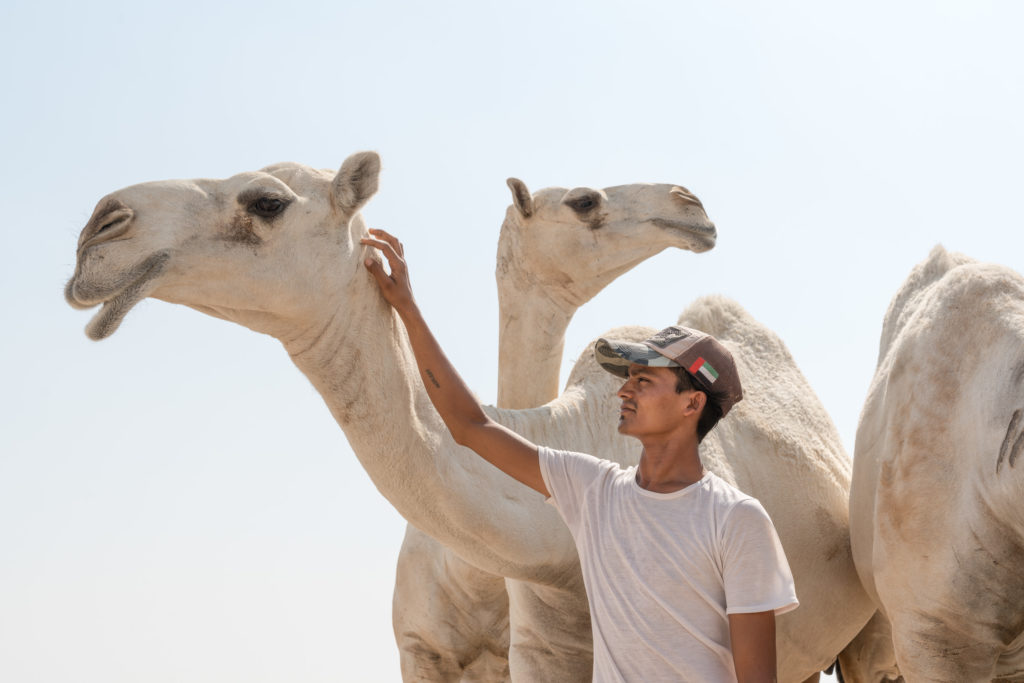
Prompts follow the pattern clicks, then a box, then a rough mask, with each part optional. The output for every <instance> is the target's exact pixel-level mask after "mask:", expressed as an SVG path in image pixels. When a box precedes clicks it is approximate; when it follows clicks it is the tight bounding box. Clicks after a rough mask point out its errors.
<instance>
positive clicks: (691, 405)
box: [686, 391, 708, 415]
mask: <svg viewBox="0 0 1024 683" xmlns="http://www.w3.org/2000/svg"><path fill="white" fill-rule="evenodd" d="M707 403H708V395H707V394H705V393H704V392H703V391H695V392H693V393H692V394H690V400H689V402H688V403H687V404H686V408H687V412H689V411H690V410H693V412H694V414H695V415H700V414H701V413H702V412H703V411H704V406H706V405H707Z"/></svg>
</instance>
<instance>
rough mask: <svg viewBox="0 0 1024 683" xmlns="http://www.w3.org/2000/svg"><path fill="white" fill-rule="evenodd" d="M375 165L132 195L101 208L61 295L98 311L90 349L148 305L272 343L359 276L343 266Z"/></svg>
mask: <svg viewBox="0 0 1024 683" xmlns="http://www.w3.org/2000/svg"><path fill="white" fill-rule="evenodd" d="M379 173H380V157H378V156H377V154H376V153H375V152H359V153H356V154H353V155H352V156H350V157H349V158H348V159H346V160H345V162H344V163H343V164H342V166H341V169H340V170H339V171H338V172H337V173H333V172H331V171H323V170H317V169H313V168H309V167H308V166H302V165H300V164H292V163H282V164H275V165H273V166H268V167H267V168H264V169H262V170H260V171H255V172H249V173H240V174H238V175H235V176H232V177H230V178H226V179H223V180H210V179H198V180H164V181H157V182H150V183H143V184H141V185H132V186H131V187H126V188H124V189H122V190H118V191H117V192H114V193H112V194H109V195H107V196H106V197H104V198H103V199H101V200H100V201H99V203H98V204H97V205H96V209H95V210H94V211H93V214H92V217H91V218H90V219H89V222H88V223H87V224H86V226H85V228H84V229H83V230H82V233H81V235H80V236H79V239H78V252H77V259H76V265H75V273H74V275H73V276H72V277H71V280H70V281H69V282H68V284H67V287H66V288H65V290H64V296H65V298H66V299H67V301H68V303H69V304H71V306H73V307H75V308H91V307H93V306H97V305H98V306H100V310H99V312H97V313H96V315H95V316H93V318H92V320H91V321H90V322H89V324H88V325H87V326H86V334H87V335H88V336H89V337H90V338H92V339H97V340H98V339H103V338H105V337H108V336H110V335H111V334H113V333H114V331H115V330H117V327H118V325H120V323H121V321H122V320H123V319H124V316H125V315H126V314H127V313H128V311H130V310H131V308H132V307H133V306H134V305H135V304H137V303H138V302H139V301H141V300H142V299H144V298H146V297H147V296H149V297H153V298H156V299H161V300H164V301H169V302H171V303H179V304H185V305H187V306H191V307H192V308H195V309H197V310H200V311H202V312H204V313H208V314H210V315H214V316H216V317H219V318H224V319H227V320H232V321H234V322H238V323H240V324H242V325H245V326H247V327H250V328H252V329H254V330H257V331H260V332H267V333H270V334H273V333H274V331H275V329H276V326H277V325H279V324H281V323H287V322H288V321H289V320H290V319H294V318H296V317H301V315H302V313H303V309H304V308H305V307H309V306H311V305H314V304H315V302H317V301H321V300H323V298H324V297H326V296H329V295H330V294H331V293H332V292H331V290H332V289H333V288H335V287H337V283H338V282H345V281H347V279H348V278H350V277H351V276H352V275H353V274H354V273H355V272H356V269H357V266H358V259H353V258H344V256H345V255H346V254H351V253H352V252H353V250H354V249H356V248H358V243H359V242H358V240H359V237H360V235H361V234H362V233H363V232H365V226H364V224H363V221H362V217H361V216H360V215H359V210H360V209H361V208H362V207H363V206H364V205H365V204H366V202H367V201H368V200H369V199H370V197H372V196H373V194H374V193H375V192H376V191H377V180H378V175H379Z"/></svg>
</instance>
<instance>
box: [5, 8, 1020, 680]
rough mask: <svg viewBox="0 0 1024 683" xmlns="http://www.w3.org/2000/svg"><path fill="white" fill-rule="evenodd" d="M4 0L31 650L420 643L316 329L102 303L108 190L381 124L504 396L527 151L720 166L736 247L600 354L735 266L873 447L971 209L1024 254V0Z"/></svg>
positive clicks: (287, 154) (587, 181)
mask: <svg viewBox="0 0 1024 683" xmlns="http://www.w3.org/2000/svg"><path fill="white" fill-rule="evenodd" d="M2 16H3V21H2V22H0V63H2V64H3V67H2V68H3V72H4V73H3V82H4V104H3V106H2V108H0V123H2V125H0V131H2V133H0V135H2V138H0V140H2V143H0V144H2V155H3V159H4V164H3V170H2V171H0V174H2V176H0V178H2V182H0V187H2V191H3V195H4V198H5V201H4V206H5V209H6V210H7V219H6V220H5V223H4V224H5V227H4V230H3V235H4V245H5V248H4V249H3V251H2V252H0V296H3V312H4V314H5V322H4V324H3V334H2V335H0V350H2V353H0V363H2V369H0V372H2V375H0V386H2V387H3V389H2V392H0V409H2V411H0V414H2V429H0V680H4V681H12V682H14V681H17V682H19V683H33V682H36V681H39V682H47V683H57V682H62V683H63V682H65V681H76V682H83V683H84V682H91V681H103V682H104V683H119V682H125V683H128V682H133V683H134V682H137V681H146V682H147V683H164V682H171V681H189V682H192V681H197V682H199V681H202V682H207V681H209V682H211V683H212V682H222V681H246V682H252V683H256V682H263V681H266V682H271V681H274V682H278V681H280V682H285V681H311V682H312V681H371V682H372V681H394V680H397V679H398V677H399V673H398V658H397V653H396V648H395V646H394V642H393V637H392V634H391V626H390V617H391V606H390V601H391V588H392V582H393V578H394V565H395V559H396V556H397V553H398V548H399V545H400V543H401V537H402V533H403V529H404V526H405V524H404V521H403V520H402V519H401V518H400V517H399V516H398V515H397V513H395V512H394V511H393V509H392V508H391V506H390V505H389V504H388V503H387V502H386V501H385V500H384V498H383V497H382V496H381V495H380V493H378V492H377V491H376V489H375V488H374V487H373V485H372V484H371V482H370V481H369V478H368V477H367V476H366V475H365V473H364V472H363V470H362V469H361V468H360V466H359V465H358V463H357V461H356V459H355V457H354V456H353V455H352V453H351V451H350V449H349V447H348V444H347V441H346V440H345V437H344V435H343V433H342V432H341V430H340V429H339V428H338V427H337V425H336V424H335V423H334V422H333V420H332V418H331V416H330V415H329V413H328V412H327V410H326V409H325V408H324V406H323V404H322V401H321V400H320V398H319V396H318V395H317V394H316V393H315V392H314V391H313V389H312V388H311V386H310V384H309V383H308V382H307V380H306V379H305V378H304V377H303V376H302V375H301V374H300V373H299V372H298V371H297V370H296V369H295V368H294V366H293V365H292V364H291V362H290V361H289V359H288V357H287V354H286V353H285V352H284V351H283V350H282V349H281V347H280V345H279V344H278V343H277V342H276V341H274V340H273V339H270V338H267V337H260V336H257V335H256V334H254V333H252V332H250V331H248V330H245V329H243V328H241V327H237V326H233V325H231V324H229V323H225V322H222V321H218V320H214V319H212V318H208V317H204V316H202V315H201V314H198V313H196V312H195V311H192V310H189V309H186V308H183V307H175V306H171V305H168V304H165V303H161V302H144V303H143V304H142V305H140V306H139V307H138V309H137V310H135V311H134V312H133V313H132V314H131V315H129V316H128V318H127V320H126V321H125V323H124V325H123V326H122V327H121V329H120V331H119V332H118V333H117V334H116V335H115V336H114V337H112V338H111V339H109V340H107V341H104V342H101V343H93V342H90V341H88V340H87V339H86V337H85V335H84V334H83V332H82V328H83V327H84V325H85V324H86V322H87V320H88V319H89V316H90V315H91V313H82V312H76V311H73V310H72V309H70V308H69V307H68V306H67V305H66V304H65V303H64V302H63V299H62V296H61V290H62V287H63V285H64V282H65V281H66V280H67V278H68V277H69V276H70V275H71V273H72V270H73V267H74V266H73V263H74V250H75V243H76V239H77V234H78V231H79V230H80V229H81V228H82V227H83V226H84V224H85V222H86V220H87V219H88V217H89V215H90V213H91V212H92V209H93V206H94V204H95V202H96V201H97V200H98V199H99V198H100V197H102V196H103V195H104V194H106V193H107V192H110V191H113V190H115V189H117V188H120V187H123V186H125V185H130V184H134V183H138V182H142V181H147V180H157V179H164V178H191V177H226V176H229V175H232V174H234V173H237V172H241V171H246V170H253V169H257V168H260V167H262V166H265V165H268V164H271V163H274V162H278V161H300V162H303V163H307V164H310V165H313V166H317V167H331V168H337V167H338V166H339V165H340V164H341V162H342V161H343V160H344V158H345V157H346V156H347V155H349V154H350V153H352V152H354V151H357V150H361V149H374V150H377V151H379V152H380V153H381V155H382V157H383V160H384V171H383V174H382V177H381V189H380V193H379V194H378V196H377V197H376V198H375V199H374V200H373V201H372V202H371V204H370V205H369V207H368V208H367V210H366V212H365V214H366V216H367V219H368V221H369V223H370V224H371V225H375V226H379V227H386V228H388V229H390V230H392V231H393V232H395V233H397V234H398V235H399V236H400V237H401V238H402V240H403V241H404V242H405V244H406V249H407V253H408V254H409V258H410V261H411V268H412V274H413V281H414V284H415V285H416V289H417V295H418V298H419V299H420V301H421V304H422V306H423V308H424V309H425V312H426V314H427V316H428V319H429V320H430V321H431V322H432V324H433V325H434V327H435V330H436V332H437V334H438V336H439V338H440V339H441V341H442V343H443V344H444V346H445V347H446V348H447V350H448V352H449V353H450V355H451V356H452V357H454V358H457V359H458V366H459V368H460V369H461V370H462V372H463V373H464V375H465V377H466V378H467V380H468V382H469V384H470V385H471V386H472V387H473V388H474V390H476V391H477V392H478V394H479V395H480V396H481V397H482V398H484V399H485V400H487V401H493V400H494V397H495V385H496V358H497V326H498V320H497V297H496V293H495V288H494V285H493V281H494V280H493V278H494V274H493V271H494V253H495V247H496V243H497V235H498V228H499V226H500V224H501V221H502V218H503V216H504V212H505V207H506V206H507V205H508V203H509V201H510V196H509V192H508V190H507V188H506V187H505V182H504V181H505V178H506V177H508V176H510V175H514V176H517V177H519V178H522V179H523V180H524V181H525V182H526V183H527V184H528V185H529V186H530V187H531V188H532V189H539V188H542V187H545V186H551V185H559V186H565V187H573V186H580V185H588V186H593V187H604V186H607V185H616V184H622V183H630V182H639V181H651V182H666V183H676V184H682V185H685V186H687V187H688V188H689V189H691V190H692V191H693V192H695V193H696V194H697V195H698V196H699V197H700V198H701V199H702V200H703V202H704V205H705V206H706V208H707V211H708V214H709V215H710V217H711V218H712V220H714V221H715V223H716V224H717V226H718V229H719V235H720V237H719V242H718V246H717V248H716V249H715V250H714V251H712V252H709V253H707V254H701V255H694V254H692V253H688V252H681V251H671V252H665V253H662V254H661V255H659V256H658V257H656V258H654V259H652V260H651V261H648V262H646V263H644V264H641V265H640V266H639V267H638V268H637V269H636V270H634V271H633V272H632V273H630V274H628V275H626V276H624V277H622V278H621V279H620V280H618V281H617V282H615V283H614V284H613V285H612V286H611V287H609V288H608V289H607V290H606V291H605V292H604V293H602V294H601V295H600V296H599V297H597V298H596V299H595V300H593V301H592V302H590V304H588V305H587V307H585V308H584V309H582V310H581V311H580V313H579V315H578V316H577V318H576V319H575V320H574V322H573V324H572V326H571V327H570V329H569V334H568V340H567V346H566V348H567V354H566V365H565V368H566V371H567V368H568V367H569V366H570V364H571V362H572V360H573V359H574V357H575V355H576V354H578V353H579V352H580V350H581V349H583V348H584V346H585V345H586V344H587V342H589V341H590V340H591V339H593V338H594V337H596V336H598V335H600V334H601V333H602V332H603V331H604V330H605V329H607V328H609V327H612V326H615V325H621V324H628V323H638V324H644V325H648V326H652V327H662V326H665V325H668V324H671V323H673V322H675V320H676V317H677V316H678V314H679V312H680V311H681V310H682V309H683V308H684V307H685V305H686V304H687V303H688V302H689V301H690V300H692V299H693V298H694V297H696V296H698V295H701V294H706V293H716V292H717V293H723V294H726V295H729V296H731V297H733V298H735V299H737V300H738V301H739V302H740V303H742V304H743V305H744V306H745V307H746V308H747V309H748V310H749V311H750V312H751V313H752V314H753V315H754V316H755V317H757V318H758V319H759V320H761V321H762V322H764V323H765V324H767V325H768V326H769V327H771V328H772V329H774V330H775V331H776V332H777V333H778V334H779V335H780V336H781V337H782V338H783V339H784V340H785V341H786V342H787V344H788V345H789V348H790V350H791V351H792V352H793V355H794V356H795V358H796V361H797V363H798V364H799V365H800V366H801V368H802V369H803V371H804V373H805V374H806V375H807V377H808V379H809V381H810V383H811V385H812V386H813V387H814V388H815V390H816V391H817V393H818V395H819V397H820V398H821V400H822V401H823V402H824V405H825V406H826V408H827V409H828V411H829V412H830V414H831V415H832V416H833V418H834V419H835V421H836V424H837V425H838V427H839V430H840V432H841V434H842V436H843V439H844V442H845V444H846V447H847V449H848V450H849V451H850V452H852V450H853V438H854V432H855V429H856V424H857V417H858V414H859V412H860V407H861V403H862V401H863V398H864V395H865V393H866V389H867V385H868V382H869V380H870V377H871V374H872V372H873V368H874V363H875V358H876V352H877V345H878V336H879V332H880V328H881V321H882V316H883V315H884V313H885V309H886V307H887V305H888V302H889V299H890V298H891V296H892V295H893V293H895V291H896V289H897V288H898V287H899V285H900V283H901V282H902V281H903V280H904V278H905V277H906V275H907V274H908V273H909V271H910V269H911V268H912V267H913V265H914V264H915V263H917V262H919V261H921V260H922V259H924V258H925V256H926V255H927V254H928V252H929V250H930V249H931V248H932V247H933V246H934V245H935V244H936V243H939V242H941V243H943V244H944V245H946V246H947V247H948V248H950V249H954V250H957V251H962V252H964V253H967V254H969V255H971V256H974V257H976V258H978V259H980V260H986V261H995V262H999V263H1003V264H1007V265H1009V266H1011V267H1014V268H1015V269H1017V270H1018V271H1019V270H1022V269H1024V250H1022V246H1024V230H1022V228H1024V225H1022V222H1024V221H1022V209H1021V199H1020V198H1021V196H1022V194H1021V186H1022V181H1024V174H1022V170H1021V164H1022V162H1021V159H1022V158H1024V133H1022V128H1021V121H1022V120H1024V97H1022V95H1024V49H1022V48H1021V42H1020V28H1021V26H1022V25H1024V23H1022V19H1024V5H1021V4H1020V3H1016V2H983V1H979V0H964V1H962V2H953V1H947V2H904V3H892V2H860V3H856V4H852V5H851V4H847V5H843V6H839V5H836V4H834V3H810V2H807V3H796V2H785V1H783V2H773V3H754V2H726V3H691V2H678V1H673V2H635V3H629V4H627V3H613V2H588V3H560V2H533V1H525V2H519V3H508V2H500V3H499V2H484V1H480V0H477V1H475V2H439V3H388V2H376V3H370V2H365V3H354V2H331V3H327V2H323V3H317V2H295V3H290V4H281V3H267V2H259V1H250V2H245V3H241V2H227V3H217V2H178V3H173V4H172V3H164V4H161V5H159V6H154V7H146V6H142V5H140V4H139V3H135V2H102V1H100V2H94V3H70V2H67V3H29V2H18V1H13V2H12V1H8V2H6V3H5V4H4V8H3V10H2ZM655 288H656V290H657V291H659V292H665V291H670V292H673V293H672V294H664V295H659V296H650V295H648V294H647V293H646V292H647V291H648V290H649V289H655ZM564 372H565V371H564ZM564 376H565V374H564V373H563V378H564ZM381 409H384V410H386V409H387V406H386V405H382V406H381ZM396 457H400V454H396ZM453 495H457V493H453Z"/></svg>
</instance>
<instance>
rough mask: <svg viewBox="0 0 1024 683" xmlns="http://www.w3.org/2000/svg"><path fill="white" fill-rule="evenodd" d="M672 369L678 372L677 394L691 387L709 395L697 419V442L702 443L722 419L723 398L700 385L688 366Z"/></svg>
mask: <svg viewBox="0 0 1024 683" xmlns="http://www.w3.org/2000/svg"><path fill="white" fill-rule="evenodd" d="M671 370H672V371H673V372H674V373H676V393H677V394H681V393H683V392H684V391H686V390H687V389H691V390H693V391H699V392H701V393H703V394H704V395H705V396H707V399H708V400H707V401H705V402H704V410H702V411H701V413H700V418H699V419H698V420H697V443H700V442H701V441H703V440H704V437H705V436H707V433H708V432H710V431H711V429H712V428H713V427H714V426H715V425H716V424H718V421H719V420H721V419H722V403H721V400H722V399H721V397H720V396H719V395H717V394H715V393H714V392H710V391H708V390H707V389H705V388H703V387H701V386H700V385H698V384H697V381H696V380H695V379H693V377H692V376H691V375H690V373H688V372H687V371H686V368H679V367H677V368H671Z"/></svg>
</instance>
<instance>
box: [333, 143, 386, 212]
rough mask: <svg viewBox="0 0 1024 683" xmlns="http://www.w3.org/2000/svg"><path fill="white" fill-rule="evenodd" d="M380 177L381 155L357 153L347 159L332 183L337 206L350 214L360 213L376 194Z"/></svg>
mask: <svg viewBox="0 0 1024 683" xmlns="http://www.w3.org/2000/svg"><path fill="white" fill-rule="evenodd" d="M379 176H380V155H378V154H377V153H376V152H356V153H355V154H353V155H352V156H350V157H349V158H348V159H345V161H344V163H342V165H341V168H340V169H339V170H338V175H336V176H334V182H332V183H331V193H332V195H333V196H334V202H335V204H336V205H337V206H338V207H339V208H341V209H343V210H344V211H345V212H346V213H348V214H353V213H355V212H357V211H359V209H361V208H363V205H365V204H366V202H368V201H369V200H370V197H372V196H373V195H374V194H376V192H377V179H378V177H379Z"/></svg>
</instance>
